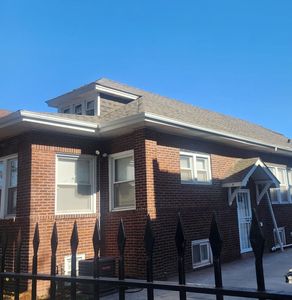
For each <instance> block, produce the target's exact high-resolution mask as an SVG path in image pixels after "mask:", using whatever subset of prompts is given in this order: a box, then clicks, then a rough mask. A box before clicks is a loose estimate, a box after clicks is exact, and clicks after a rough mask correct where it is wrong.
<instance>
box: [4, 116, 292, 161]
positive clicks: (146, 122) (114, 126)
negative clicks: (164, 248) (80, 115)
mask: <svg viewBox="0 0 292 300" xmlns="http://www.w3.org/2000/svg"><path fill="white" fill-rule="evenodd" d="M21 122H23V123H28V124H39V125H42V126H43V127H48V128H54V127H55V128H64V129H68V130H69V131H71V130H72V131H74V132H75V133H76V132H79V133H80V134H81V135H82V132H83V133H84V134H87V133H91V134H94V135H96V136H99V135H100V136H103V137H107V136H114V135H118V134H120V132H121V130H123V132H130V131H132V130H133V129H135V128H137V127H141V126H146V127H151V128H152V127H155V128H158V129H159V130H167V131H168V132H178V133H180V134H187V135H188V136H204V137H206V136H208V137H213V138H214V137H215V139H216V141H219V142H220V141H221V142H222V141H225V142H228V143H230V142H232V143H233V144H237V145H240V146H249V147H252V148H253V149H259V150H262V151H267V152H272V153H274V154H282V155H289V156H292V149H286V148H284V147H281V146H279V145H274V144H269V143H265V142H263V141H259V140H255V139H248V138H246V137H242V136H237V135H234V134H229V133H227V132H223V131H218V130H213V129H210V128H205V127H200V126H197V125H193V124H190V123H186V122H182V121H177V120H175V119H172V118H167V117H163V116H160V115H156V114H152V113H145V112H140V113H137V114H134V115H130V116H127V117H123V118H119V119H116V120H112V121H108V122H103V123H101V124H97V123H96V124H95V123H93V122H86V121H81V120H73V119H72V120H71V119H68V118H64V117H62V116H58V115H56V116H49V115H43V114H39V113H37V112H30V111H25V110H20V111H17V112H14V113H11V114H10V115H8V116H5V117H3V118H0V129H1V128H4V127H9V126H11V125H16V124H17V123H21Z"/></svg>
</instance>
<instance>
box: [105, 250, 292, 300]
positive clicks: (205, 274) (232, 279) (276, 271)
mask: <svg viewBox="0 0 292 300" xmlns="http://www.w3.org/2000/svg"><path fill="white" fill-rule="evenodd" d="M289 268H292V249H286V250H285V251H284V252H283V253H281V252H276V253H269V254H266V255H265V256H264V272H265V279H266V289H267V290H274V291H285V292H286V293H291V295H292V284H288V283H286V282H285V278H284V275H285V274H286V273H287V272H288V269H289ZM222 273H223V285H224V286H225V287H245V288H256V276H255V266H254V258H253V257H252V256H251V257H248V258H243V259H240V260H237V261H234V262H232V263H227V264H224V265H223V266H222ZM176 280H177V278H173V279H171V280H170V281H176ZM187 282H188V283H196V284H209V285H214V275H213V267H210V268H207V269H203V270H200V271H193V272H190V273H188V274H187ZM187 298H188V299H197V300H200V299H208V300H209V299H210V300H214V299H215V298H216V297H215V296H213V295H201V294H194V293H192V294H188V295H187ZM102 299H103V300H116V299H118V295H117V294H113V295H109V296H106V297H103V298H102ZM126 299H130V300H134V299H139V300H143V299H147V297H146V291H145V290H142V291H140V292H137V293H127V294H126ZM155 299H159V300H162V299H164V300H176V299H178V293H177V292H169V291H162V290H161V291H160V290H155ZM224 299H227V300H231V299H232V300H233V299H246V298H238V297H224Z"/></svg>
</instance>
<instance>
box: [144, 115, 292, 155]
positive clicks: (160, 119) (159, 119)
mask: <svg viewBox="0 0 292 300" xmlns="http://www.w3.org/2000/svg"><path fill="white" fill-rule="evenodd" d="M145 121H148V122H152V123H158V124H166V125H170V126H174V127H184V128H186V129H193V130H198V131H202V132H206V133H211V134H214V135H218V136H221V137H224V138H227V139H232V140H235V141H239V142H242V143H246V144H252V145H258V146H262V147H268V148H272V149H278V150H279V149H281V150H283V151H287V152H292V150H290V149H287V148H283V147H279V146H276V145H273V144H268V143H264V142H262V141H258V140H255V139H248V138H244V137H241V136H238V135H234V134H229V133H226V132H224V131H220V130H213V129H209V128H206V127H201V126H196V125H193V124H190V123H185V122H181V121H177V120H174V119H171V118H167V117H162V116H159V115H156V114H152V113H145Z"/></svg>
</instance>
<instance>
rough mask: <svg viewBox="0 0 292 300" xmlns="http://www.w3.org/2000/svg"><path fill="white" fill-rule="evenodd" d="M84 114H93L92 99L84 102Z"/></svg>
mask: <svg viewBox="0 0 292 300" xmlns="http://www.w3.org/2000/svg"><path fill="white" fill-rule="evenodd" d="M85 114H86V115H87V116H94V115H95V113H94V101H93V100H92V101H87V102H86V111H85Z"/></svg>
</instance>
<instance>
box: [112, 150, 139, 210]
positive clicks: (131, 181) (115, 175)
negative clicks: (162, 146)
mask: <svg viewBox="0 0 292 300" xmlns="http://www.w3.org/2000/svg"><path fill="white" fill-rule="evenodd" d="M109 169H110V172H109V173H110V200H111V210H126V209H135V207H136V201H135V166H134V152H133V151H132V150H130V151H125V152H121V153H117V154H113V155H111V156H110V158H109Z"/></svg>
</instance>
